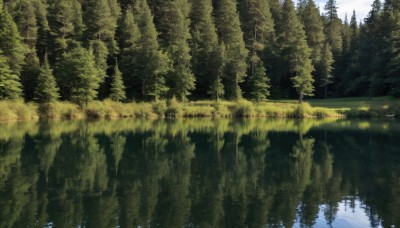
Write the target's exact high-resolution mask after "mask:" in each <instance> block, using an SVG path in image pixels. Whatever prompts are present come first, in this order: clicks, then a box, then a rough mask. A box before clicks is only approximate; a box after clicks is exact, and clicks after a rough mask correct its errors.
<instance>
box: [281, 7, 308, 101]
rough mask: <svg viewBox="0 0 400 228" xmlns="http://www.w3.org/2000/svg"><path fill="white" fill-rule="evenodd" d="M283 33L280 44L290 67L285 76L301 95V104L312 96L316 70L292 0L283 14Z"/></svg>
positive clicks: (284, 8) (283, 55)
mask: <svg viewBox="0 0 400 228" xmlns="http://www.w3.org/2000/svg"><path fill="white" fill-rule="evenodd" d="M282 22H283V23H282V25H285V27H284V28H282V31H283V32H282V33H281V34H280V35H279V37H278V39H279V43H280V46H281V48H282V57H283V59H284V61H285V62H286V65H287V66H288V71H286V73H285V74H284V75H283V76H284V77H288V78H290V79H291V81H292V83H293V87H294V88H295V89H296V91H297V93H298V95H299V102H300V103H301V102H302V101H303V97H304V96H312V95H313V92H314V86H313V83H314V79H313V77H312V75H311V73H312V72H313V70H314V68H313V65H312V62H311V49H310V48H309V47H308V45H307V42H306V35H305V32H304V30H303V26H302V24H301V23H300V21H299V19H298V18H297V15H296V11H295V9H294V5H293V2H292V0H285V1H284V3H283V14H282Z"/></svg>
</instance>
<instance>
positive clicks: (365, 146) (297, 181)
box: [0, 119, 400, 228]
mask: <svg viewBox="0 0 400 228" xmlns="http://www.w3.org/2000/svg"><path fill="white" fill-rule="evenodd" d="M0 127H1V128H0V129H1V130H0V227H2V228H3V227H96V228H97V227H106V228H108V227H168V228H169V227H229V228H231V227H309V226H315V227H329V226H330V225H331V226H333V227H371V226H372V227H381V226H383V227H400V123H399V122H394V121H386V122H385V121H346V120H324V121H318V120H308V121H302V122H299V121H294V120H269V121H267V120H244V121H236V120H209V119H193V120H177V121H172V120H170V121H165V120H157V121H144V120H121V121H103V122H84V121H81V122H79V121H78V122H70V121H69V122H50V123H3V124H0Z"/></svg>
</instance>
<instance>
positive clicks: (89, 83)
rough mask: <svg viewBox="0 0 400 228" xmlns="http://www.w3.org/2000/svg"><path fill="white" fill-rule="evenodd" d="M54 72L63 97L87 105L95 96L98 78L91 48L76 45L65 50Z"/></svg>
mask: <svg viewBox="0 0 400 228" xmlns="http://www.w3.org/2000/svg"><path fill="white" fill-rule="evenodd" d="M55 72H56V76H57V79H58V81H59V83H58V84H59V85H60V89H61V90H60V91H61V95H62V96H63V98H65V99H69V100H71V101H73V102H75V103H77V104H79V105H85V104H86V105H87V104H88V102H89V101H91V100H93V99H95V98H96V96H97V89H98V88H99V83H100V80H99V78H98V72H97V68H96V63H95V57H94V55H93V51H92V50H86V49H84V48H83V47H81V46H80V45H77V46H76V47H74V48H72V49H71V51H69V52H65V53H64V54H63V55H62V57H61V59H60V60H59V61H58V64H57V67H56V71H55Z"/></svg>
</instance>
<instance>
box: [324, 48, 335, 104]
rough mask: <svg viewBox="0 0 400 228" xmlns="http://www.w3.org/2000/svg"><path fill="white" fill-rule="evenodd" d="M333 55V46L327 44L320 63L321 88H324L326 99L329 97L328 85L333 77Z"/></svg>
mask: <svg viewBox="0 0 400 228" xmlns="http://www.w3.org/2000/svg"><path fill="white" fill-rule="evenodd" d="M334 61H335V60H334V59H333V54H332V50H331V46H330V45H329V44H328V43H326V44H325V45H324V48H323V49H322V53H321V62H320V70H321V82H320V83H321V84H320V86H321V87H324V97H325V98H327V96H328V85H329V84H331V83H332V82H333V81H332V78H333V75H332V71H333V63H334Z"/></svg>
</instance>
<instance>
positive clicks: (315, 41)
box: [299, 0, 325, 85]
mask: <svg viewBox="0 0 400 228" xmlns="http://www.w3.org/2000/svg"><path fill="white" fill-rule="evenodd" d="M303 4H305V7H304V13H303V14H302V17H300V18H299V19H301V20H302V22H303V25H304V31H305V33H306V36H307V44H308V46H309V47H310V48H311V59H312V63H313V65H314V66H315V71H314V72H313V76H314V78H315V79H316V81H317V82H316V84H317V85H320V84H321V80H322V79H321V77H322V72H321V71H322V69H321V57H322V51H323V48H324V42H325V35H324V31H323V30H324V25H323V21H322V18H321V16H320V12H319V9H318V8H317V6H316V5H315V2H314V1H313V0H308V1H306V3H303Z"/></svg>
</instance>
